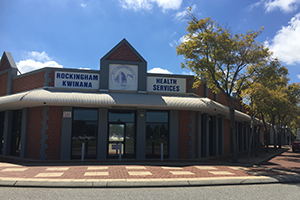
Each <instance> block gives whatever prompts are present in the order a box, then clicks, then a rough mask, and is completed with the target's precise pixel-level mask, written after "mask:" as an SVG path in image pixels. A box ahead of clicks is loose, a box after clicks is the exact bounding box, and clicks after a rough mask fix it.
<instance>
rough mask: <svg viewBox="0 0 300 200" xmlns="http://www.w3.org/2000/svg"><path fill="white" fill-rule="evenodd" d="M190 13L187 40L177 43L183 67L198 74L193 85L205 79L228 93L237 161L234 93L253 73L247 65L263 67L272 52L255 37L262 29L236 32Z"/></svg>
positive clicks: (231, 128) (232, 139) (214, 89)
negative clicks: (248, 69) (233, 32)
mask: <svg viewBox="0 0 300 200" xmlns="http://www.w3.org/2000/svg"><path fill="white" fill-rule="evenodd" d="M188 17H189V18H190V21H188V26H187V32H188V33H187V34H186V35H185V41H184V42H182V43H181V44H180V45H179V46H177V47H176V50H177V55H183V56H184V60H185V61H184V63H182V65H181V66H182V68H188V69H190V70H191V71H193V72H194V73H195V74H196V76H195V81H194V85H193V87H198V86H199V85H200V84H201V83H203V82H205V83H206V84H207V86H208V87H209V88H211V89H212V90H213V92H215V93H222V94H223V95H224V96H225V98H226V100H227V103H228V107H229V112H230V135H231V146H232V159H233V162H235V163H236V162H237V142H236V133H235V109H234V105H235V102H233V101H232V98H231V96H232V94H233V93H236V94H237V95H238V96H239V94H240V92H241V89H242V86H243V85H244V84H245V81H247V79H248V78H249V77H251V76H252V74H247V73H246V70H245V69H246V68H247V67H252V68H257V67H259V66H260V65H261V63H262V62H264V61H265V59H266V58H268V57H269V55H270V52H269V50H268V49H267V48H265V47H264V45H263V44H259V43H257V42H256V41H255V39H256V37H257V36H259V35H260V34H261V32H262V30H259V31H248V32H247V33H246V34H232V33H231V32H230V30H229V29H228V28H226V27H224V26H221V25H219V24H218V23H217V22H216V21H214V20H212V19H211V18H204V19H200V20H198V19H197V18H196V17H195V16H194V15H193V14H192V12H191V8H189V12H188ZM237 99H238V98H237Z"/></svg>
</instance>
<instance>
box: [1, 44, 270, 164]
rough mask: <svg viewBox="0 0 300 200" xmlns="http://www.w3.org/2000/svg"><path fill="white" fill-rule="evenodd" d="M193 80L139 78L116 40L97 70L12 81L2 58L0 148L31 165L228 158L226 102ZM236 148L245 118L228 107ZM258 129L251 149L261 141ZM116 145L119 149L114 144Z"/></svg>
mask: <svg viewBox="0 0 300 200" xmlns="http://www.w3.org/2000/svg"><path fill="white" fill-rule="evenodd" d="M193 80H194V78H193V76H186V75H169V74H168V75H167V74H150V73H147V62H146V61H145V59H144V58H143V57H142V56H141V55H140V54H139V53H138V52H137V51H136V50H135V49H134V48H133V47H132V46H131V45H130V44H129V43H128V41H127V40H125V39H124V40H122V41H121V42H120V43H119V44H117V45H116V46H115V47H114V48H113V49H112V50H111V51H109V52H108V53H107V54H106V55H105V56H104V57H102V58H101V61H100V71H99V70H79V69H65V68H49V67H47V68H43V69H39V70H35V71H31V72H29V73H25V74H21V75H18V69H17V66H16V64H15V62H14V60H13V58H12V56H11V54H10V53H9V52H4V53H3V56H2V58H1V62H0V138H1V137H2V143H1V144H0V145H1V146H0V150H1V153H2V155H4V156H19V157H22V158H30V159H38V160H70V159H79V158H80V156H81V153H82V143H84V154H85V159H97V160H104V159H109V158H116V157H118V153H119V150H118V149H119V147H120V146H121V148H122V151H121V152H122V157H123V158H124V159H126V158H132V159H148V158H160V156H161V143H163V155H164V157H165V158H166V159H196V158H201V157H209V156H217V155H224V154H229V153H230V151H231V150H230V126H229V111H228V107H227V102H226V99H225V97H224V96H223V95H222V94H213V93H212V92H211V90H210V89H208V88H207V87H206V86H205V85H201V86H200V87H199V88H197V89H193V88H192V85H193ZM236 121H237V122H236V123H237V142H238V150H239V151H246V150H247V148H248V143H249V138H250V126H249V123H250V117H249V116H248V115H247V114H245V109H244V108H243V106H241V105H238V106H237V108H236ZM263 135H264V134H263V133H261V131H260V132H259V133H258V135H256V137H254V141H255V142H254V146H255V145H259V144H260V142H263V139H264V138H263ZM120 144H121V145H120Z"/></svg>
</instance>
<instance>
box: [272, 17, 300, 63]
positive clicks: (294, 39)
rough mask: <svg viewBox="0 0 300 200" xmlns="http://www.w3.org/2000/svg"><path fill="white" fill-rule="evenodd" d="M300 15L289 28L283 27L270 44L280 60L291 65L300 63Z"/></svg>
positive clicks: (290, 23) (292, 20)
mask: <svg viewBox="0 0 300 200" xmlns="http://www.w3.org/2000/svg"><path fill="white" fill-rule="evenodd" d="M299 35H300V13H298V14H296V15H295V16H294V17H293V18H292V19H291V21H290V22H289V24H288V25H287V26H283V27H282V28H281V30H279V31H278V32H277V33H276V35H275V37H274V38H273V39H272V40H271V41H270V42H268V43H269V45H270V46H269V48H270V50H271V51H273V52H274V54H275V56H277V57H278V58H279V60H281V61H283V62H285V63H287V64H288V65H289V64H296V63H300V56H299V55H300V37H299Z"/></svg>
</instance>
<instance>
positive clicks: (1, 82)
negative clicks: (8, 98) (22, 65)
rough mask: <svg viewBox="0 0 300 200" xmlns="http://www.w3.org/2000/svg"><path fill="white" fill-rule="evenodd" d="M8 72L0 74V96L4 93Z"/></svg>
mask: <svg viewBox="0 0 300 200" xmlns="http://www.w3.org/2000/svg"><path fill="white" fill-rule="evenodd" d="M7 77H8V73H4V74H0V96H3V95H6V88H7Z"/></svg>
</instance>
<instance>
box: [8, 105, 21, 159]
mask: <svg viewBox="0 0 300 200" xmlns="http://www.w3.org/2000/svg"><path fill="white" fill-rule="evenodd" d="M21 127H22V110H14V111H13V123H12V134H11V148H10V150H11V155H12V156H19V155H20V150H21Z"/></svg>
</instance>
